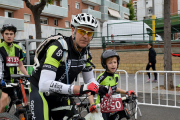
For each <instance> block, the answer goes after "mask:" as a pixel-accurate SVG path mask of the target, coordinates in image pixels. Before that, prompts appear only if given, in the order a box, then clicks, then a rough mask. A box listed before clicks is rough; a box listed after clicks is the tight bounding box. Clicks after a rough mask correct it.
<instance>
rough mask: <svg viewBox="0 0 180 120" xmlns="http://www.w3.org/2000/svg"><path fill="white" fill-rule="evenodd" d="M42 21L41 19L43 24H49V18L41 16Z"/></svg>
mask: <svg viewBox="0 0 180 120" xmlns="http://www.w3.org/2000/svg"><path fill="white" fill-rule="evenodd" d="M40 21H41V24H45V25H48V18H45V17H41V18H40Z"/></svg>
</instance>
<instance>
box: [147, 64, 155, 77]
mask: <svg viewBox="0 0 180 120" xmlns="http://www.w3.org/2000/svg"><path fill="white" fill-rule="evenodd" d="M150 67H152V69H153V70H154V71H155V70H156V63H151V65H149V63H148V64H147V66H146V70H149V69H150ZM147 74H148V77H149V79H150V73H149V72H148V73H147ZM154 77H155V80H157V73H154Z"/></svg>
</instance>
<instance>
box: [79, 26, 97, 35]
mask: <svg viewBox="0 0 180 120" xmlns="http://www.w3.org/2000/svg"><path fill="white" fill-rule="evenodd" d="M77 32H78V33H79V34H81V35H85V34H87V36H88V37H92V36H93V33H94V31H86V30H84V29H82V28H77Z"/></svg>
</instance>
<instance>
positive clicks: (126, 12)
mask: <svg viewBox="0 0 180 120" xmlns="http://www.w3.org/2000/svg"><path fill="white" fill-rule="evenodd" d="M123 12H124V13H125V14H127V15H129V8H126V7H123Z"/></svg>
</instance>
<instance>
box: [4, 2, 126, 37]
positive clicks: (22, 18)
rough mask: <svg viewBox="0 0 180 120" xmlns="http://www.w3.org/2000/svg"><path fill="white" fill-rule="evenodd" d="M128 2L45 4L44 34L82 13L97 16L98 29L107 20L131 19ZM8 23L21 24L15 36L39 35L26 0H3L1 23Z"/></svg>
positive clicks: (46, 34)
mask: <svg viewBox="0 0 180 120" xmlns="http://www.w3.org/2000/svg"><path fill="white" fill-rule="evenodd" d="M29 1H30V2H31V4H32V5H36V4H38V3H39V0H29ZM127 3H129V0H53V4H52V5H50V4H48V6H45V8H44V10H43V11H42V14H41V16H40V19H41V29H42V30H41V33H42V38H47V37H48V36H50V35H53V34H55V29H59V28H61V29H65V28H70V27H71V26H70V23H71V19H72V17H73V16H74V15H76V14H78V13H89V14H92V15H93V16H94V17H96V18H97V20H98V24H99V26H100V27H99V28H98V29H97V32H101V31H102V30H101V29H102V24H103V22H104V21H107V20H120V19H128V17H129V9H128V8H126V4H127ZM4 23H12V24H14V25H15V26H16V27H17V29H18V32H17V34H16V38H15V39H29V36H33V38H36V34H35V22H34V18H33V14H32V12H31V11H30V9H29V8H27V7H26V4H25V2H24V1H22V0H0V27H2V25H3V24H4ZM0 38H2V36H0Z"/></svg>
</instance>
